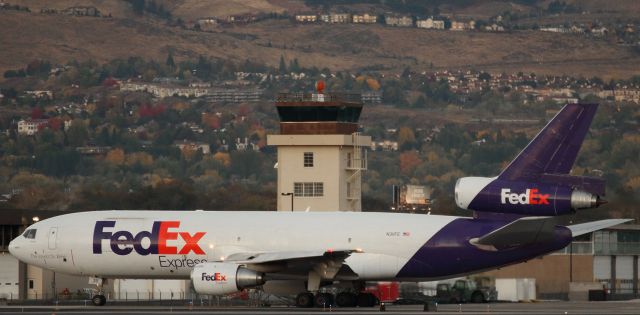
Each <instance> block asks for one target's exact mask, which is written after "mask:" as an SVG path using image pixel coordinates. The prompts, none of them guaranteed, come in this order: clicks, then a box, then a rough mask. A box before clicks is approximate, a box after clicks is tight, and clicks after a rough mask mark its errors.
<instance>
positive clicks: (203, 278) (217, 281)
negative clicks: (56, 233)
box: [191, 262, 265, 295]
mask: <svg viewBox="0 0 640 315" xmlns="http://www.w3.org/2000/svg"><path fill="white" fill-rule="evenodd" d="M191 282H193V287H194V289H195V290H196V292H198V293H199V294H211V295H225V294H229V293H234V292H238V291H241V290H243V289H245V288H250V287H255V286H258V285H262V284H264V282H265V281H264V274H263V273H261V272H257V271H254V270H251V269H247V268H245V267H243V266H240V265H238V264H233V263H223V262H207V263H202V264H198V265H196V266H195V267H194V268H193V271H191Z"/></svg>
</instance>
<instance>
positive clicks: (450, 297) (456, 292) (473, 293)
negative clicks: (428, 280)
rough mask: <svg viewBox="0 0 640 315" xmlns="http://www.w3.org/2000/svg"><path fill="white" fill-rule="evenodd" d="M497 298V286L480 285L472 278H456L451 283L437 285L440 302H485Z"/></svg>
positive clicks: (437, 295) (437, 298)
mask: <svg viewBox="0 0 640 315" xmlns="http://www.w3.org/2000/svg"><path fill="white" fill-rule="evenodd" d="M496 298H497V292H496V290H495V288H490V287H479V286H478V285H477V284H476V282H475V281H473V280H471V279H460V280H456V281H455V282H454V283H453V285H451V284H450V283H439V284H438V286H437V287H436V301H437V302H438V303H469V302H471V303H484V302H488V301H494V300H496Z"/></svg>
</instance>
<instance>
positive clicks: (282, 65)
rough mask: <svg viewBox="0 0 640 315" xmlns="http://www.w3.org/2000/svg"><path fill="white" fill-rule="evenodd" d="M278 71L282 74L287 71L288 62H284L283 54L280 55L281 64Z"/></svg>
mask: <svg viewBox="0 0 640 315" xmlns="http://www.w3.org/2000/svg"><path fill="white" fill-rule="evenodd" d="M278 72H280V74H286V73H287V64H286V63H285V62H284V56H283V55H280V65H279V66H278Z"/></svg>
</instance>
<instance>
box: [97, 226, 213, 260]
mask: <svg viewBox="0 0 640 315" xmlns="http://www.w3.org/2000/svg"><path fill="white" fill-rule="evenodd" d="M115 226H116V221H97V222H96V225H95V228H94V229H93V253H94V254H102V241H103V240H108V241H109V245H110V247H111V251H113V252H114V253H115V254H117V255H129V254H130V253H131V252H133V251H135V252H136V253H138V254H139V255H143V256H146V255H149V254H152V255H158V254H161V255H187V254H189V253H191V252H193V253H194V254H196V255H204V254H205V253H204V251H203V250H202V248H201V247H200V245H198V241H200V239H202V237H203V236H204V235H205V234H206V232H196V233H193V234H191V233H189V232H182V231H178V230H177V229H178V228H180V221H155V222H153V226H152V227H151V231H140V232H138V233H137V234H136V235H133V233H131V232H129V231H114V227H115ZM108 228H109V229H111V230H110V231H105V230H106V229H108ZM145 239H146V240H148V242H145V243H146V244H145V245H143V240H145ZM178 239H181V240H183V241H184V243H185V244H184V245H182V247H180V248H178V246H176V245H177V244H176V243H177V241H178ZM171 244H174V245H171Z"/></svg>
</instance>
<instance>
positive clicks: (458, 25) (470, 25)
mask: <svg viewBox="0 0 640 315" xmlns="http://www.w3.org/2000/svg"><path fill="white" fill-rule="evenodd" d="M475 28H476V22H475V21H469V22H460V21H451V30H452V31H468V30H472V29H475Z"/></svg>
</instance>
